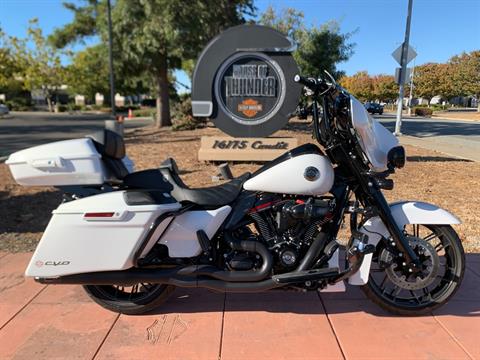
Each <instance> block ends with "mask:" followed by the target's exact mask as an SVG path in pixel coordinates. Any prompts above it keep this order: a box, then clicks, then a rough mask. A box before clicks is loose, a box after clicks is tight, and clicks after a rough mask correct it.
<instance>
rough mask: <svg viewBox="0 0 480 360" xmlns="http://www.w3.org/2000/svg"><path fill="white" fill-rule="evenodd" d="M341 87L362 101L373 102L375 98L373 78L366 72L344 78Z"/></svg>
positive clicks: (341, 80)
mask: <svg viewBox="0 0 480 360" xmlns="http://www.w3.org/2000/svg"><path fill="white" fill-rule="evenodd" d="M340 85H342V86H343V87H344V88H345V89H346V90H347V91H348V92H349V93H350V94H352V95H353V96H355V97H356V98H357V99H359V100H360V101H368V100H372V99H373V97H374V92H373V82H372V78H371V77H370V75H368V73H367V72H366V71H359V72H357V73H356V74H354V75H352V76H344V77H342V78H341V79H340Z"/></svg>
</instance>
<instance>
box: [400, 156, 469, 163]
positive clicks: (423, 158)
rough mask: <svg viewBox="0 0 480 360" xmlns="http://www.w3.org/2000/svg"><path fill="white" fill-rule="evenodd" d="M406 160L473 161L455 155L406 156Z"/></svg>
mask: <svg viewBox="0 0 480 360" xmlns="http://www.w3.org/2000/svg"><path fill="white" fill-rule="evenodd" d="M407 161H412V162H429V161H437V162H455V161H460V162H474V161H472V160H468V159H461V158H455V157H447V156H407Z"/></svg>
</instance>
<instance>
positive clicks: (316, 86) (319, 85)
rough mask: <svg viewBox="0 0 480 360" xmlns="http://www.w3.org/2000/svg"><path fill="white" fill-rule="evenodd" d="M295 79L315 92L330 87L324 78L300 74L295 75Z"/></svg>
mask: <svg viewBox="0 0 480 360" xmlns="http://www.w3.org/2000/svg"><path fill="white" fill-rule="evenodd" d="M293 81H295V82H296V83H299V84H302V85H303V86H305V87H307V88H308V89H310V90H311V91H313V92H314V93H318V92H323V91H325V90H327V89H328V87H329V86H328V85H327V84H326V83H325V81H323V80H322V79H315V78H306V77H303V76H301V75H298V74H297V75H295V76H294V78H293Z"/></svg>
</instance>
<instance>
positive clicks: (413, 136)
mask: <svg viewBox="0 0 480 360" xmlns="http://www.w3.org/2000/svg"><path fill="white" fill-rule="evenodd" d="M375 118H377V119H378V120H379V121H380V122H381V123H382V124H383V125H384V126H385V127H386V128H387V129H389V130H390V131H392V132H393V131H394V130H395V116H393V115H381V116H375ZM402 134H403V135H406V136H402V137H400V142H402V143H406V144H411V145H418V146H420V147H424V148H427V149H431V150H438V151H441V152H444V153H446V154H450V155H453V156H456V157H460V158H465V159H470V160H474V161H480V122H475V121H459V120H445V119H439V118H411V119H410V118H407V119H404V120H403V122H402Z"/></svg>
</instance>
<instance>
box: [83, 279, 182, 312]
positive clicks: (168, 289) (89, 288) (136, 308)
mask: <svg viewBox="0 0 480 360" xmlns="http://www.w3.org/2000/svg"><path fill="white" fill-rule="evenodd" d="M83 288H84V289H85V291H86V292H87V294H88V295H89V296H90V297H91V298H92V299H93V301H95V302H96V303H97V304H99V305H100V306H102V307H104V308H105V309H108V310H111V311H114V312H117V313H121V314H128V315H139V314H144V313H146V312H148V311H151V310H153V309H155V308H156V307H158V306H160V305H161V304H163V303H164V302H165V301H166V300H167V299H168V297H169V296H170V294H171V293H172V292H173V291H174V290H175V286H172V285H164V284H150V283H139V284H135V285H133V286H121V285H85V286H84V287H83Z"/></svg>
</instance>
